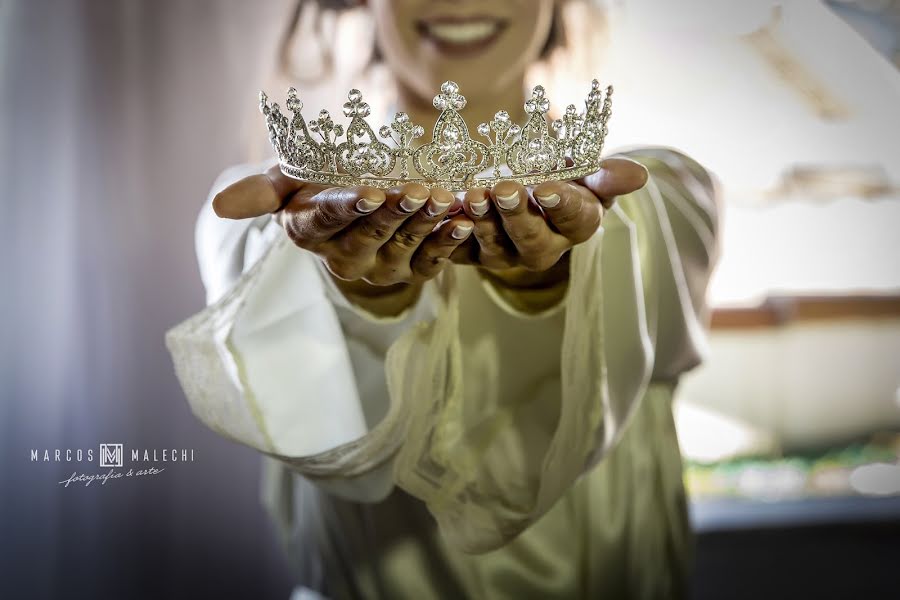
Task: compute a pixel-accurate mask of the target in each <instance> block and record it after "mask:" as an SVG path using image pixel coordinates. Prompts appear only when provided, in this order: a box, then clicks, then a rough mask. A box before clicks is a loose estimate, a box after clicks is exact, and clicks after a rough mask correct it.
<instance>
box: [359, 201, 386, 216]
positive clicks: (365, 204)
mask: <svg viewBox="0 0 900 600" xmlns="http://www.w3.org/2000/svg"><path fill="white" fill-rule="evenodd" d="M383 203H384V200H369V199H368V198H360V199H359V202H357V203H356V210H358V211H359V212H361V213H370V212H372V211H373V210H375V209H376V208H378V207H379V206H381V205H382V204H383Z"/></svg>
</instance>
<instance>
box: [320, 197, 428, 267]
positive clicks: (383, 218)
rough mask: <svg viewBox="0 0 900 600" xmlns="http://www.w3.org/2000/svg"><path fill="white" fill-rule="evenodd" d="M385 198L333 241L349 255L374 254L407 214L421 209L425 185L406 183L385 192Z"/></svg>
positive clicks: (423, 202)
mask: <svg viewBox="0 0 900 600" xmlns="http://www.w3.org/2000/svg"><path fill="white" fill-rule="evenodd" d="M384 197H385V200H384V202H383V203H382V204H380V205H379V206H378V207H376V209H375V210H374V211H372V212H371V214H369V215H367V216H365V217H364V218H361V219H359V220H357V221H356V222H355V223H353V224H352V225H350V226H349V227H347V228H346V229H345V230H344V231H343V232H341V234H340V236H339V237H338V238H337V239H335V242H336V243H337V244H339V245H340V247H341V249H342V250H343V251H344V252H346V253H349V254H357V253H360V252H370V253H375V252H377V251H378V249H379V248H381V247H382V246H383V245H385V244H386V243H387V242H388V240H390V239H391V237H392V236H393V235H394V232H396V231H397V229H399V228H400V226H401V225H402V224H403V223H404V221H406V220H407V219H408V218H409V217H410V216H411V215H413V214H415V213H418V212H421V211H420V209H421V208H423V207H424V206H425V203H426V202H427V201H428V198H429V194H428V188H426V187H425V186H423V185H422V184H419V183H407V184H404V185H403V186H401V187H398V188H392V189H390V190H388V191H387V192H385V194H384Z"/></svg>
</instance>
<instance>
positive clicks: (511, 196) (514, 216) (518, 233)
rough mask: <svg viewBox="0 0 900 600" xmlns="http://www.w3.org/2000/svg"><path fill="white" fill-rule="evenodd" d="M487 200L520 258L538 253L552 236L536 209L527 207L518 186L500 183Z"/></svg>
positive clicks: (525, 198)
mask: <svg viewBox="0 0 900 600" xmlns="http://www.w3.org/2000/svg"><path fill="white" fill-rule="evenodd" d="M491 198H492V200H493V203H494V206H495V207H496V208H497V212H498V213H499V214H500V219H501V221H502V223H503V229H504V231H505V232H506V235H508V236H509V239H510V240H511V241H512V243H513V245H514V246H515V247H516V250H518V252H519V253H520V254H523V255H527V254H534V253H536V252H539V251H540V250H541V249H542V248H544V247H545V246H546V245H547V244H548V243H549V242H550V240H551V238H552V236H553V235H556V234H555V233H554V232H553V231H552V230H551V229H550V228H549V227H548V226H547V223H546V221H544V217H543V215H542V214H541V211H540V209H539V208H538V207H536V206H535V205H534V204H532V203H531V200H530V198H529V197H528V191H527V190H526V189H525V188H524V186H522V185H521V184H519V183H516V182H514V181H501V182H500V183H498V184H497V185H495V186H494V187H493V189H492V190H491Z"/></svg>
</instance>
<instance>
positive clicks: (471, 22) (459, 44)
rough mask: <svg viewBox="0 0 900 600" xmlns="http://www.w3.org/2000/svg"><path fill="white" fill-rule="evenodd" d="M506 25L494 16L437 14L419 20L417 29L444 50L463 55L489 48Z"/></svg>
mask: <svg viewBox="0 0 900 600" xmlns="http://www.w3.org/2000/svg"><path fill="white" fill-rule="evenodd" d="M506 25H507V23H506V21H503V20H501V19H496V18H491V17H467V18H460V17H438V18H433V19H427V20H421V21H417V22H416V29H417V30H418V32H419V35H421V36H422V37H424V38H425V39H426V40H428V41H430V42H431V43H433V44H434V45H435V46H436V47H437V48H438V50H440V51H441V52H443V53H447V54H453V55H458V56H461V55H470V54H476V53H479V52H481V51H483V50H484V49H486V48H487V47H488V46H490V45H491V44H493V43H494V42H495V41H496V40H497V38H498V37H500V34H501V33H503V30H504V29H506Z"/></svg>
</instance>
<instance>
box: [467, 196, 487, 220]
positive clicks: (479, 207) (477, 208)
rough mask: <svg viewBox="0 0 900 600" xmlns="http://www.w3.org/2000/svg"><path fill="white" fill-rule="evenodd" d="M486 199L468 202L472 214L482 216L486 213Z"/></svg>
mask: <svg viewBox="0 0 900 600" xmlns="http://www.w3.org/2000/svg"><path fill="white" fill-rule="evenodd" d="M488 206H489V204H488V201H487V199H484V200H482V201H481V202H470V203H469V207H470V208H471V209H472V214H473V215H475V216H476V217H483V216H484V215H486V214H487V211H488Z"/></svg>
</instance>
